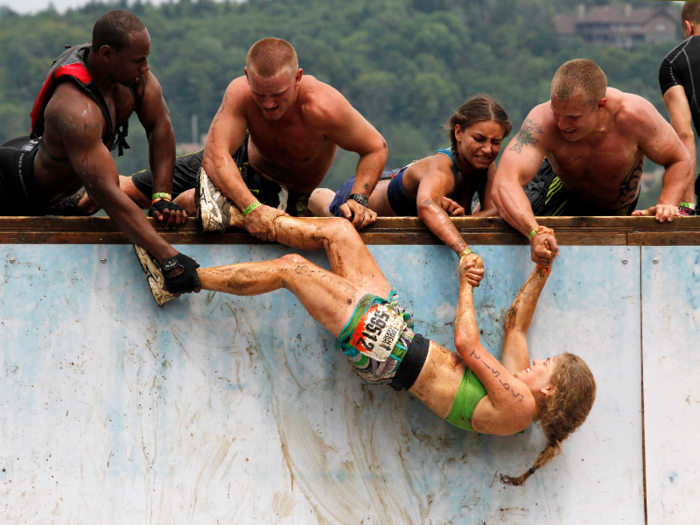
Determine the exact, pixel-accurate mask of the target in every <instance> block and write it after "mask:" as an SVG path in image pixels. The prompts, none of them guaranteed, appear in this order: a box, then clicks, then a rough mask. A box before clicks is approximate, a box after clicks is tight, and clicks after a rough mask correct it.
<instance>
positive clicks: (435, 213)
mask: <svg viewBox="0 0 700 525" xmlns="http://www.w3.org/2000/svg"><path fill="white" fill-rule="evenodd" d="M418 217H420V220H421V221H423V223H424V224H425V225H426V226H427V227H428V229H429V230H430V231H431V232H433V233H434V234H435V236H437V237H438V239H440V240H441V241H442V242H444V243H445V244H446V245H447V246H449V247H450V249H452V250H453V251H454V252H455V253H456V254H461V253H462V252H463V251H464V250H466V249H467V247H468V246H467V243H466V242H465V241H464V239H463V238H462V236H461V235H460V234H459V232H458V231H457V228H456V227H455V225H454V223H453V222H452V219H450V217H449V215H447V212H446V211H445V210H444V209H442V206H440V205H439V204H438V203H437V202H435V200H434V199H430V198H428V199H425V200H424V201H423V202H420V203H418Z"/></svg>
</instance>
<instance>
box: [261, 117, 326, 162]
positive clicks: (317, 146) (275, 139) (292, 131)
mask: <svg viewBox="0 0 700 525" xmlns="http://www.w3.org/2000/svg"><path fill="white" fill-rule="evenodd" d="M249 132H250V137H251V140H252V142H253V144H254V146H253V148H252V149H253V150H254V152H255V153H254V155H255V154H257V155H256V156H260V157H261V158H263V159H265V161H267V162H274V163H283V164H285V165H288V166H303V165H306V164H313V163H315V162H317V161H318V159H319V158H321V157H325V156H326V155H327V154H328V153H329V152H331V151H334V150H335V145H334V144H333V143H332V142H331V141H330V140H328V138H327V137H326V136H325V135H323V134H321V133H314V132H309V131H308V130H304V129H303V128H300V127H292V128H282V127H280V128H271V127H268V126H257V127H255V126H249Z"/></svg>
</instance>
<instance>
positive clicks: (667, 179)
mask: <svg viewBox="0 0 700 525" xmlns="http://www.w3.org/2000/svg"><path fill="white" fill-rule="evenodd" d="M630 106H631V107H630V108H629V111H628V116H627V115H626V116H627V119H625V121H624V122H625V124H626V126H627V129H626V130H625V131H628V132H630V133H634V134H636V136H637V137H639V149H640V150H641V151H642V153H644V155H646V156H647V157H648V158H649V160H651V161H652V162H654V163H656V164H659V165H661V166H663V167H664V168H666V172H665V173H664V178H663V183H662V188H661V195H659V200H658V202H657V203H656V206H655V209H654V215H655V217H656V220H658V221H659V222H664V221H672V220H673V217H675V216H676V215H678V206H679V204H680V203H681V200H682V199H683V197H684V196H685V194H686V191H687V190H688V187H689V186H690V185H691V182H692V180H693V172H692V162H691V159H690V153H688V150H687V149H686V148H685V147H684V146H683V144H681V142H680V139H679V138H678V135H677V134H676V133H675V131H674V130H673V128H672V127H671V125H670V124H669V123H668V122H666V120H664V118H663V117H662V116H661V115H660V114H659V112H658V111H656V108H654V106H652V105H651V103H650V102H648V101H647V100H645V99H643V98H641V97H635V99H634V104H631V105H630ZM648 211H650V210H646V212H648ZM646 214H648V213H645V211H644V210H640V212H634V213H633V215H646Z"/></svg>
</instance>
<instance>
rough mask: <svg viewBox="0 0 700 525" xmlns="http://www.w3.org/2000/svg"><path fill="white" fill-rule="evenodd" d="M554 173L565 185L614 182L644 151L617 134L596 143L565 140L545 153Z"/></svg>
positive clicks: (625, 173) (636, 161)
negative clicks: (565, 141)
mask: <svg viewBox="0 0 700 525" xmlns="http://www.w3.org/2000/svg"><path fill="white" fill-rule="evenodd" d="M547 158H548V160H549V162H550V164H552V167H553V168H554V171H555V173H556V174H557V175H558V176H559V178H560V179H562V181H563V182H564V183H565V184H567V185H576V186H578V185H591V184H593V185H595V184H610V183H612V184H615V183H618V182H619V181H621V180H623V179H624V178H625V177H626V176H627V175H628V174H629V173H630V171H631V170H633V169H634V167H635V166H636V165H637V164H639V162H640V160H641V159H642V158H643V154H642V152H641V151H640V149H639V147H638V145H637V144H635V143H631V142H629V141H626V140H624V139H622V138H620V137H617V138H615V139H609V140H605V141H602V142H599V143H595V144H585V143H580V144H579V143H565V144H563V145H561V146H560V147H557V148H552V151H548V152H547Z"/></svg>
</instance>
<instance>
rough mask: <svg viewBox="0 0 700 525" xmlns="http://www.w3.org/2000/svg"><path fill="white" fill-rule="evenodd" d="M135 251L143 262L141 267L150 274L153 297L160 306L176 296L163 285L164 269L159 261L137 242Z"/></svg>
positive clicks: (149, 282) (149, 280) (149, 281)
mask: <svg viewBox="0 0 700 525" xmlns="http://www.w3.org/2000/svg"><path fill="white" fill-rule="evenodd" d="M134 251H135V252H136V257H138V259H139V262H140V263H141V268H143V271H144V272H145V273H146V275H147V276H148V286H150V287H151V293H153V298H154V299H155V300H156V303H158V306H163V305H164V304H165V303H167V302H168V301H170V299H173V298H175V296H174V295H173V294H171V293H170V292H167V291H166V290H165V288H164V287H163V285H164V284H165V281H164V280H163V271H162V270H161V269H160V264H159V263H158V261H156V260H155V259H154V258H153V256H152V255H151V254H150V253H148V252H147V251H146V250H144V249H143V248H141V247H140V246H136V245H135V244H134Z"/></svg>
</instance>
